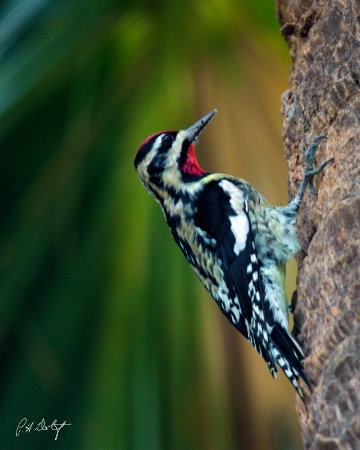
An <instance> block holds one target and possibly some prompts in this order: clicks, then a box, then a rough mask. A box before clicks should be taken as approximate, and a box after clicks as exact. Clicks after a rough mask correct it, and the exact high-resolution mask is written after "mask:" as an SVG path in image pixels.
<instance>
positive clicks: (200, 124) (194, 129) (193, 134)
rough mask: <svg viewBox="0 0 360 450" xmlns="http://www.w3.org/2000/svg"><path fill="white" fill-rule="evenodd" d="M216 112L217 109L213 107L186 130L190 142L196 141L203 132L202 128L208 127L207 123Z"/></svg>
mask: <svg viewBox="0 0 360 450" xmlns="http://www.w3.org/2000/svg"><path fill="white" fill-rule="evenodd" d="M216 113H217V109H213V110H212V111H211V112H209V113H208V114H206V116H204V117H203V118H202V119H200V120H198V121H197V122H195V123H194V125H191V127H189V128H188V129H187V130H186V138H187V139H188V140H189V142H194V141H196V139H197V138H198V136H199V134H200V133H201V132H202V130H203V129H204V128H205V127H206V125H207V124H208V123H209V122H210V120H211V119H212V117H213V116H214V115H215V114H216Z"/></svg>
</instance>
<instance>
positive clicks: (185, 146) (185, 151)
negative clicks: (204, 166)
mask: <svg viewBox="0 0 360 450" xmlns="http://www.w3.org/2000/svg"><path fill="white" fill-rule="evenodd" d="M190 144H191V142H190V141H189V140H188V139H185V140H184V142H183V143H182V147H181V153H180V159H179V164H180V165H182V164H184V163H185V161H186V157H187V154H188V150H189V147H190Z"/></svg>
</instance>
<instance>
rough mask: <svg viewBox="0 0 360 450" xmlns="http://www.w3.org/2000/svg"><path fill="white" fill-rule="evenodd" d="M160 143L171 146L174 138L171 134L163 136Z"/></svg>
mask: <svg viewBox="0 0 360 450" xmlns="http://www.w3.org/2000/svg"><path fill="white" fill-rule="evenodd" d="M161 142H162V144H166V145H171V144H172V143H173V142H174V138H173V137H172V136H171V134H164V136H163V137H162V139H161Z"/></svg>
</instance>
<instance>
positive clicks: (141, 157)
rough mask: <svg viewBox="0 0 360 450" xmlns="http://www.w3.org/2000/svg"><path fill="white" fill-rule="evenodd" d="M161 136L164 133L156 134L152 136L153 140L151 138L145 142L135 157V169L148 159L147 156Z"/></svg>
mask: <svg viewBox="0 0 360 450" xmlns="http://www.w3.org/2000/svg"><path fill="white" fill-rule="evenodd" d="M161 134H162V133H157V134H154V135H153V136H151V138H149V140H147V141H145V143H144V144H142V146H141V147H140V148H139V150H138V152H137V154H136V157H135V161H134V165H135V168H136V167H137V166H138V165H139V164H140V163H141V162H142V161H143V160H144V159H145V158H146V155H147V154H148V153H149V152H150V151H151V149H152V147H153V145H154V142H155V141H156V139H157V138H158V137H159V136H160V135H161Z"/></svg>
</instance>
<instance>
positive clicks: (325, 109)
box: [276, 0, 360, 450]
mask: <svg viewBox="0 0 360 450" xmlns="http://www.w3.org/2000/svg"><path fill="white" fill-rule="evenodd" d="M276 7H277V14H278V18H279V21H280V24H281V27H282V28H281V31H282V34H283V36H285V38H286V40H287V42H288V45H289V49H290V54H291V57H292V60H293V66H292V69H291V75H290V84H291V90H289V91H287V92H285V93H284V95H283V99H282V113H283V116H284V127H283V135H284V139H285V148H286V157H287V161H288V165H289V170H290V194H291V197H293V196H294V193H295V192H296V189H297V187H298V183H299V180H300V179H301V176H302V173H303V168H304V167H305V150H306V148H307V146H308V145H309V144H310V143H311V141H312V140H313V138H315V137H316V136H319V135H326V136H327V137H328V140H327V142H326V143H325V144H324V143H323V144H321V146H320V148H319V150H318V153H317V156H316V162H317V163H319V162H322V161H324V160H326V159H328V158H330V157H334V162H332V163H331V164H329V165H328V166H327V167H326V168H325V170H324V172H323V173H322V174H321V175H320V176H318V177H316V179H315V180H314V182H315V187H316V189H317V192H318V195H317V196H314V195H311V194H310V193H309V192H308V193H307V194H306V196H305V198H304V202H303V204H302V207H301V212H300V215H299V219H298V228H299V237H300V241H301V244H302V248H303V251H302V252H300V254H299V255H298V258H297V262H298V266H299V275H298V287H297V302H296V309H295V314H294V320H295V324H296V328H297V329H296V330H295V332H297V337H298V339H299V341H300V342H301V344H302V346H303V348H304V351H305V354H306V355H307V358H306V360H305V369H306V372H307V374H308V376H309V379H310V381H311V383H312V385H313V393H312V394H310V393H309V396H308V398H307V403H308V408H307V410H306V408H304V407H303V405H302V403H301V402H300V401H297V405H296V408H297V413H298V416H299V421H300V426H301V429H302V438H303V443H304V448H306V449H329V450H330V449H360V354H359V350H360V334H359V319H360V258H359V253H360V189H359V186H360V185H359V179H360V90H359V86H360V81H359V80H360V2H359V0H332V1H328V0H276Z"/></svg>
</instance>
